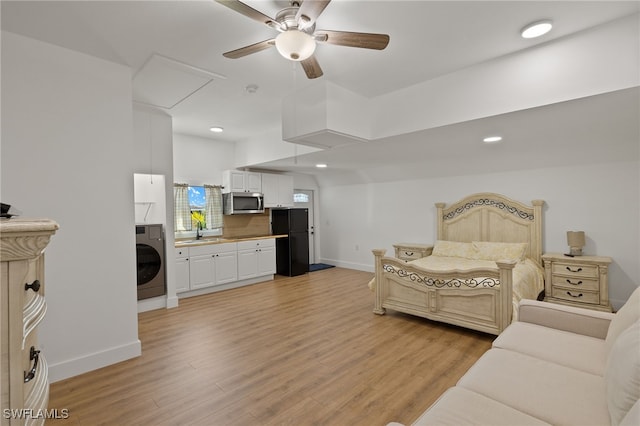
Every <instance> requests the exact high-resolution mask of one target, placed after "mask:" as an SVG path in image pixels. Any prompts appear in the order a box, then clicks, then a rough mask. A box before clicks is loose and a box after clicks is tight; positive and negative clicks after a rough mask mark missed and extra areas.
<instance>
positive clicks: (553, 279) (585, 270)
mask: <svg viewBox="0 0 640 426" xmlns="http://www.w3.org/2000/svg"><path fill="white" fill-rule="evenodd" d="M542 260H543V261H544V272H545V277H544V292H545V298H544V300H546V301H548V302H555V303H560V304H565V305H573V306H580V307H582V308H589V309H595V310H599V311H607V312H611V303H610V302H609V279H608V272H609V264H610V263H611V261H612V260H611V258H610V257H606V256H575V257H569V256H565V255H564V254H562V253H545V254H543V255H542Z"/></svg>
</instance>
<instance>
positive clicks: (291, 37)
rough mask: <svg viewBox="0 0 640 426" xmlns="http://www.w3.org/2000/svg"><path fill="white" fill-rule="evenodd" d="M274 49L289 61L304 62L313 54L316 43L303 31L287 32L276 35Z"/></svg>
mask: <svg viewBox="0 0 640 426" xmlns="http://www.w3.org/2000/svg"><path fill="white" fill-rule="evenodd" d="M276 49H278V52H280V54H281V55H282V56H284V57H285V58H287V59H289V60H290V61H304V60H305V59H307V58H308V57H310V56H311V55H313V52H315V50H316V42H315V40H314V39H313V37H311V36H310V35H309V34H307V33H305V32H303V31H299V30H289V31H285V32H283V33H280V34H278V36H277V37H276Z"/></svg>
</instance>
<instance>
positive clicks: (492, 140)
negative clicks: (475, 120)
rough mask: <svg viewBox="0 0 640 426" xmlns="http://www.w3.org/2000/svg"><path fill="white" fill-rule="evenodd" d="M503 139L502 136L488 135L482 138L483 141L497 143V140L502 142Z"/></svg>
mask: <svg viewBox="0 0 640 426" xmlns="http://www.w3.org/2000/svg"><path fill="white" fill-rule="evenodd" d="M501 140H502V136H487V137H486V138H484V139H482V142H486V143H496V142H500V141H501Z"/></svg>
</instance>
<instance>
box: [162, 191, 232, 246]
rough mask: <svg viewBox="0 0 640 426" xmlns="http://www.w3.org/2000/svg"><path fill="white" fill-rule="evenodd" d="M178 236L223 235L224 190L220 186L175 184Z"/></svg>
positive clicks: (176, 228)
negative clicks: (198, 233) (198, 234)
mask: <svg viewBox="0 0 640 426" xmlns="http://www.w3.org/2000/svg"><path fill="white" fill-rule="evenodd" d="M174 201H175V203H174V206H175V230H176V237H178V238H188V237H194V236H196V234H197V231H198V228H200V230H201V231H202V232H201V233H200V235H203V236H213V235H222V227H223V223H224V221H223V217H222V190H221V187H219V186H212V185H202V186H191V185H186V184H178V183H176V184H174Z"/></svg>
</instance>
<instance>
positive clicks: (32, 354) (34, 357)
mask: <svg viewBox="0 0 640 426" xmlns="http://www.w3.org/2000/svg"><path fill="white" fill-rule="evenodd" d="M39 359H40V351H37V350H36V348H35V347H34V346H31V350H30V351H29V360H30V361H33V367H32V368H31V370H29V372H28V373H27V372H26V371H25V372H24V382H25V383H28V382H30V381H31V380H33V378H34V377H36V371H37V370H38V360H39Z"/></svg>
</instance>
